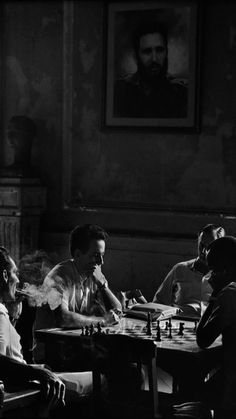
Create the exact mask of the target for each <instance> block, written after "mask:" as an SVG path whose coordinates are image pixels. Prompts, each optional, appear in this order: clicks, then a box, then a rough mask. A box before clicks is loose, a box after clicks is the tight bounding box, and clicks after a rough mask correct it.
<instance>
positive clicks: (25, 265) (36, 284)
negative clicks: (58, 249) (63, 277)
mask: <svg viewBox="0 0 236 419" xmlns="http://www.w3.org/2000/svg"><path fill="white" fill-rule="evenodd" d="M53 266H54V261H53V260H51V258H50V256H49V255H47V253H46V252H44V251H42V250H37V251H36V252H34V253H32V254H29V255H25V256H24V257H23V258H22V259H21V261H20V282H21V286H20V289H19V290H17V291H16V295H17V294H18V295H19V296H20V295H21V296H23V295H24V296H25V298H27V301H28V304H29V305H30V306H35V307H41V306H42V305H44V304H48V305H49V306H50V308H51V310H55V309H56V308H57V307H58V306H59V305H60V304H61V300H62V292H59V290H58V289H57V288H56V287H55V282H54V281H52V280H51V279H49V278H47V281H46V283H45V282H43V281H44V278H45V276H46V275H47V274H48V272H49V271H50V270H51V268H52V267H53Z"/></svg>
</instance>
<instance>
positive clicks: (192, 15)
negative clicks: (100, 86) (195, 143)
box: [104, 0, 200, 130]
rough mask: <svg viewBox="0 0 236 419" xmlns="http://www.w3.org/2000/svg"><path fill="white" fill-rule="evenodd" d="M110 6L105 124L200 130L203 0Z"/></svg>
mask: <svg viewBox="0 0 236 419" xmlns="http://www.w3.org/2000/svg"><path fill="white" fill-rule="evenodd" d="M106 7H107V9H106V31H107V32H106V45H105V67H106V68H105V100H104V125H105V127H120V128H124V127H127V128H128V127H140V128H141V127H144V128H163V129H172V128H180V129H190V130H197V129H198V124H199V89H200V76H199V73H200V71H199V45H200V40H199V30H198V26H199V6H198V1H197V0H196V1H194V0H193V1H178V0H177V1H176V0H172V1H165V2H164V1H155V2H154V1H145V2H133V1H130V2H109V3H108V4H107V6H106ZM148 31H150V33H148ZM154 31H156V32H154ZM153 57H154V58H153Z"/></svg>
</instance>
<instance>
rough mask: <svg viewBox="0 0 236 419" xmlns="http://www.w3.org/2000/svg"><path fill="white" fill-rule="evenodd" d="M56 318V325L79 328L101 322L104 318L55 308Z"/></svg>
mask: <svg viewBox="0 0 236 419" xmlns="http://www.w3.org/2000/svg"><path fill="white" fill-rule="evenodd" d="M56 320H57V326H58V327H68V328H70V327H71V328H72V327H78V328H80V327H85V326H90V325H91V324H94V325H95V324H97V323H99V322H103V321H104V318H103V317H97V316H85V315H83V314H79V313H74V312H72V311H67V310H60V309H59V310H58V309H57V313H56Z"/></svg>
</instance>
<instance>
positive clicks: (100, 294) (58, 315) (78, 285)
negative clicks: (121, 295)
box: [44, 224, 122, 328]
mask: <svg viewBox="0 0 236 419" xmlns="http://www.w3.org/2000/svg"><path fill="white" fill-rule="evenodd" d="M106 239H107V233H106V232H105V231H104V230H103V229H102V228H101V227H99V226H97V225H92V224H85V225H84V226H77V227H75V228H74V230H73V231H72V232H71V234H70V253H71V259H68V260H65V261H63V262H61V263H58V264H57V265H56V266H55V267H54V268H53V269H52V270H51V271H50V272H49V273H48V275H47V276H46V278H45V280H44V285H45V286H46V287H48V288H50V287H52V288H55V289H56V291H57V292H58V293H59V294H60V296H61V303H60V304H59V306H58V307H57V308H56V309H55V310H54V311H53V314H54V320H55V325H56V326H59V327H67V328H71V327H78V328H80V327H84V326H89V325H91V324H92V323H93V324H97V323H98V322H100V323H101V324H103V325H104V324H108V323H113V322H117V321H118V314H120V313H121V310H122V308H121V304H120V302H119V300H118V299H117V298H116V296H115V295H114V294H113V292H112V291H111V290H110V288H109V285H108V282H107V280H106V278H105V276H104V275H103V273H102V269H101V268H102V265H103V263H104V254H105V241H106Z"/></svg>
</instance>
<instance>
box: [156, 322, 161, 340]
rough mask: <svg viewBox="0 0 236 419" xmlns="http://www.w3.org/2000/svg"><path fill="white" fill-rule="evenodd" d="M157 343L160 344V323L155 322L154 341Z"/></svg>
mask: <svg viewBox="0 0 236 419" xmlns="http://www.w3.org/2000/svg"><path fill="white" fill-rule="evenodd" d="M155 340H156V341H157V342H161V328H160V321H159V320H157V328H156V339H155Z"/></svg>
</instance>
